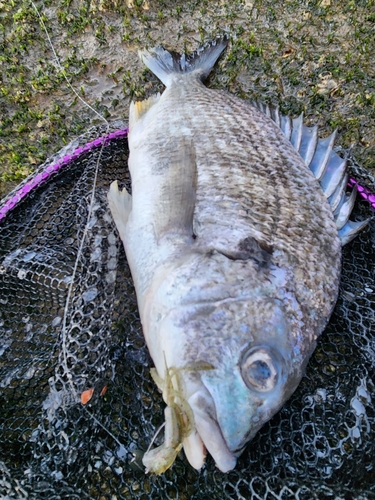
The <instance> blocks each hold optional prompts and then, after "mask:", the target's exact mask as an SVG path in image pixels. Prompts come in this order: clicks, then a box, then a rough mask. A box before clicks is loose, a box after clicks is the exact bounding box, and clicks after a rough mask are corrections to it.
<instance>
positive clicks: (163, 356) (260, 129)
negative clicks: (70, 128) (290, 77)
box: [108, 39, 365, 473]
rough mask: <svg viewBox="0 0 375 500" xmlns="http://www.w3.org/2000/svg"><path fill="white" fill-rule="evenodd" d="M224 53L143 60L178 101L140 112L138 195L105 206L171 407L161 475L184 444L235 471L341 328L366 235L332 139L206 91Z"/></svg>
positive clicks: (133, 140)
mask: <svg viewBox="0 0 375 500" xmlns="http://www.w3.org/2000/svg"><path fill="white" fill-rule="evenodd" d="M226 43H227V41H226V40H225V39H222V40H217V41H213V42H212V43H211V44H210V45H208V46H207V47H205V48H201V49H198V51H197V52H196V53H194V54H192V55H189V56H186V55H184V56H179V55H177V54H174V53H170V52H168V51H166V50H164V49H163V48H155V49H152V50H150V51H145V52H143V53H141V57H142V59H143V61H144V62H145V63H146V65H147V66H148V67H149V68H150V69H151V70H152V71H153V72H154V73H155V74H156V75H157V76H158V77H159V78H160V79H161V80H162V81H163V83H165V85H166V90H165V92H164V93H163V94H162V95H161V96H160V95H156V96H152V97H150V98H149V99H147V100H146V101H143V102H138V103H133V104H132V105H131V108H130V113H129V118H130V130H129V150H130V156H129V171H130V174H131V180H132V195H131V196H130V194H129V193H127V191H126V190H123V191H121V192H120V191H119V190H118V185H117V182H114V183H113V184H112V185H111V188H110V192H109V194H108V200H109V205H110V208H111V211H112V214H113V217H114V220H115V222H116V225H117V227H118V229H119V233H120V236H121V238H122V240H123V243H124V246H125V251H126V254H127V258H128V262H129V266H130V269H131V272H132V276H133V279H134V284H135V288H136V293H137V300H138V306H139V311H140V317H141V321H142V327H143V332H144V335H145V338H146V342H147V345H148V348H149V351H150V354H151V357H152V359H153V361H154V363H155V369H154V371H153V378H154V380H155V381H156V383H157V385H158V387H159V388H160V389H161V390H162V393H163V398H164V401H165V403H166V404H167V408H166V410H165V418H166V422H165V442H164V444H162V445H161V446H159V447H157V448H154V449H152V450H149V451H147V452H146V454H145V455H144V457H143V463H144V465H145V466H146V468H147V470H148V471H150V472H155V473H162V472H163V471H165V470H166V469H167V468H168V467H170V466H171V465H172V464H173V461H174V460H175V458H176V455H177V453H178V452H179V450H180V449H181V447H183V448H184V450H185V453H186V456H187V458H188V460H189V462H190V463H191V465H192V466H193V467H195V468H197V469H199V468H201V467H202V466H203V464H204V460H205V455H206V453H207V451H208V452H209V453H210V454H211V455H212V456H213V458H214V460H215V462H216V465H217V466H218V468H219V469H220V470H222V471H223V472H227V471H228V470H231V469H232V468H234V466H235V464H236V459H237V457H238V456H239V454H240V453H241V452H242V451H243V449H244V447H245V445H246V443H247V442H248V441H249V440H251V439H252V437H253V436H254V435H255V434H256V433H257V431H258V430H259V429H260V428H261V426H262V425H263V424H264V423H265V422H266V421H267V420H269V419H270V418H271V417H272V416H273V415H274V414H275V412H277V411H278V410H279V409H280V408H281V406H282V405H283V404H284V402H285V401H286V400H287V399H288V398H289V397H290V395H291V394H292V393H293V392H294V390H295V389H296V388H297V386H298V384H299V382H300V380H301V378H302V376H303V373H304V370H305V367H306V364H307V362H308V359H309V357H310V355H311V353H312V352H313V350H314V348H315V345H316V339H317V337H318V336H319V335H320V334H321V333H322V331H323V329H324V327H325V325H326V324H327V322H328V320H329V317H330V315H331V313H332V310H333V307H334V305H335V302H336V299H337V295H338V286H339V278H340V262H341V241H340V235H339V233H338V230H340V231H342V230H343V231H344V232H346V236H345V238H344V239H343V241H344V242H345V241H347V240H348V239H350V238H351V237H353V236H354V235H355V234H356V232H358V231H359V230H360V228H361V227H362V226H363V225H364V224H365V222H364V223H360V224H359V225H358V226H356V225H355V223H350V221H349V222H347V221H348V217H347V216H348V213H349V212H350V209H351V207H352V200H351V201H349V199H348V200H347V198H346V195H345V192H344V186H342V184H341V182H342V173H343V172H344V171H343V167H345V163H344V162H343V161H342V160H341V159H340V158H339V157H338V156H337V155H336V154H335V153H333V152H332V144H333V141H332V138H329V139H325V140H317V135H316V133H315V130H314V129H309V128H307V127H305V126H304V125H303V120H302V117H299V118H296V119H294V120H290V119H289V118H288V117H284V116H282V115H280V113H279V112H278V110H275V109H273V108H269V107H267V106H260V105H257V104H256V103H255V105H254V106H251V105H249V104H248V103H246V102H244V101H242V100H241V99H238V98H236V97H234V96H231V95H230V94H227V93H224V92H220V91H215V90H210V89H208V88H206V87H205V86H204V85H203V83H202V79H203V78H204V77H205V76H207V74H208V73H209V71H210V70H211V68H212V66H213V64H214V63H215V61H216V59H217V58H218V57H219V55H220V53H221V52H222V51H223V50H224V48H225V46H226ZM258 107H259V108H260V110H259V109H257V108H258ZM299 151H300V152H299ZM301 155H304V157H305V158H306V161H308V162H309V165H310V166H311V168H312V169H313V170H314V172H315V174H316V175H317V176H319V179H320V182H319V181H318V180H317V179H316V178H315V176H314V174H313V172H312V171H311V170H310V169H309V166H308V165H307V164H306V163H305V161H304V160H303V158H302V156H301ZM331 194H332V195H333V194H334V195H335V196H334V197H335V201H334V205H335V216H334V214H333V209H332V208H331V205H330V201H329V200H328V198H329V196H331ZM353 196H355V193H354V195H353ZM336 198H340V201H338V202H337V199H336ZM335 218H336V220H335ZM353 224H354V225H353ZM341 226H342V228H341Z"/></svg>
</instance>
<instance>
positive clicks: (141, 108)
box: [129, 93, 160, 130]
mask: <svg viewBox="0 0 375 500" xmlns="http://www.w3.org/2000/svg"><path fill="white" fill-rule="evenodd" d="M159 99H160V93H157V94H154V95H152V96H150V97H149V98H148V99H145V100H144V101H135V102H134V101H132V102H131V104H130V108H129V128H130V130H131V129H132V127H133V126H134V124H135V123H136V122H137V121H138V120H139V119H140V118H141V117H142V116H143V115H144V114H145V113H146V112H147V111H148V110H149V109H150V108H152V106H154V104H156V103H157V102H158V101H159Z"/></svg>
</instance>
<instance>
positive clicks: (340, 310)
mask: <svg viewBox="0 0 375 500" xmlns="http://www.w3.org/2000/svg"><path fill="white" fill-rule="evenodd" d="M116 126H118V124H117V125H116ZM102 133H103V129H100V128H95V129H93V130H91V132H90V133H88V134H86V135H85V136H83V137H81V138H79V140H77V141H75V142H74V143H72V144H71V145H69V146H68V147H67V148H65V150H64V151H63V152H60V154H59V155H58V156H57V157H55V158H53V159H50V160H48V162H46V163H45V164H44V165H43V166H42V167H41V169H40V172H42V171H43V170H45V168H46V166H48V165H51V164H53V163H54V162H56V159H58V158H59V157H61V156H62V155H66V154H67V153H69V152H71V151H73V150H75V149H76V148H77V147H78V146H80V145H82V144H84V143H85V142H89V141H90V140H92V139H94V138H95V137H98V136H100V135H101V134H102ZM127 154H128V150H127V141H126V138H118V139H116V140H112V141H111V142H109V143H108V144H107V145H106V146H105V147H103V148H100V147H99V148H92V149H90V150H89V151H87V152H83V153H81V154H79V155H78V156H77V158H75V159H73V160H72V161H71V162H69V164H67V165H66V166H65V167H64V169H61V170H60V171H58V172H56V173H55V174H54V175H52V176H50V177H49V178H48V180H47V181H46V182H44V183H42V184H41V185H40V186H39V187H37V188H34V189H33V190H31V191H30V193H29V194H28V196H27V197H25V199H24V200H23V201H22V202H20V203H19V204H17V206H16V207H15V208H14V209H13V210H12V211H10V212H9V213H8V214H7V215H6V217H4V219H3V220H2V221H1V222H0V428H1V432H0V498H5V499H13V498H17V499H23V498H28V499H84V498H92V499H100V500H102V499H103V500H104V499H108V500H114V499H120V498H121V499H149V498H152V499H159V498H160V499H181V500H182V499H226V498H235V499H250V498H254V499H267V500H270V499H272V500H274V499H301V500H302V499H312V498H317V499H321V498H327V499H357V500H360V499H363V500H364V499H372V498H374V499H375V408H374V401H375V380H374V368H375V328H374V323H375V322H374V315H375V272H374V271H375V266H374V263H375V252H374V250H375V233H374V225H373V224H370V227H369V228H368V229H367V230H365V231H364V232H363V233H362V234H361V235H360V236H359V237H358V238H357V239H356V240H354V241H353V242H352V243H351V244H349V245H348V246H347V247H345V249H344V254H343V275H342V283H341V293H340V297H339V300H338V303H337V307H336V309H335V312H334V315H333V317H332V320H331V322H330V324H329V326H328V328H327V329H326V331H325V333H324V334H323V335H322V337H321V339H320V341H319V344H318V348H317V349H316V351H315V353H314V355H313V357H312V359H311V361H310V363H309V365H308V369H307V373H306V376H305V377H304V378H303V380H302V382H301V384H300V386H299V388H298V390H297V392H296V393H295V394H294V395H293V397H292V398H291V399H290V400H289V401H288V402H287V403H286V405H285V406H284V408H283V409H282V410H281V411H280V412H279V413H278V414H277V415H276V416H275V417H274V418H273V419H272V420H271V421H270V422H269V423H268V424H266V425H265V426H264V427H263V429H262V430H261V431H260V432H259V433H258V435H257V436H256V437H255V439H254V440H253V441H252V442H251V443H250V444H249V445H248V446H247V448H246V451H245V452H244V454H243V455H242V456H241V457H240V459H239V461H238V465H237V467H236V469H235V470H234V471H232V472H230V473H228V474H223V473H221V472H220V471H218V470H217V469H216V468H215V465H214V463H213V461H212V459H211V458H208V460H207V465H206V466H205V467H204V469H203V470H202V471H200V472H197V471H195V470H194V469H192V468H191V467H190V466H189V464H188V463H187V461H186V459H185V458H184V456H183V453H181V454H180V456H179V458H178V459H177V460H176V462H175V464H174V466H173V467H172V469H170V470H168V471H167V472H166V473H165V474H163V475H162V476H147V475H145V473H144V471H143V467H142V466H141V465H140V460H139V459H138V460H135V461H132V459H133V455H134V454H135V455H136V456H138V457H139V455H140V454H141V450H143V451H145V450H146V449H147V447H148V444H149V442H150V440H151V438H152V437H153V435H154V433H155V432H156V430H157V428H158V427H159V426H160V424H161V423H162V422H163V420H164V415H163V408H164V403H163V402H162V398H161V395H160V394H159V393H158V391H157V390H156V388H155V384H154V383H153V381H152V380H151V377H150V374H149V369H150V366H152V363H151V360H150V357H149V355H148V351H147V348H146V346H145V343H144V339H143V335H142V331H141V326H140V322H139V317H138V312H137V305H136V297H135V293H134V289H133V285H132V281H131V277H130V272H129V269H128V267H127V263H126V259H125V254H124V251H123V248H122V245H121V244H120V242H119V239H118V236H117V232H116V229H115V227H114V224H113V222H112V219H111V217H110V213H109V209H108V207H107V202H106V193H107V190H108V186H109V183H110V182H111V181H112V180H114V179H120V180H122V181H123V182H124V183H129V178H128V173H127ZM352 169H353V175H354V176H355V177H356V178H357V179H358V180H360V181H361V182H362V183H366V184H367V187H368V188H369V189H371V190H372V191H373V192H374V191H375V181H374V178H373V177H371V175H369V174H368V173H366V172H365V171H363V169H361V168H360V167H358V166H356V165H355V164H354V163H353V164H352ZM24 184H25V183H24ZM3 206H4V204H3ZM0 208H1V206H0ZM369 214H371V209H370V206H369V204H368V203H366V202H364V201H358V202H357V206H356V210H355V217H357V218H364V217H367V216H369ZM107 387H108V390H107V391H106V392H105V390H106V388H107ZM92 389H93V390H94V391H93V392H92ZM88 391H90V392H88ZM82 393H83V395H84V396H85V395H86V398H87V399H88V394H91V393H92V397H91V399H90V400H89V401H88V402H87V403H86V404H85V405H84V404H82V403H81V395H82ZM161 434H162V433H161ZM162 439H163V436H162V435H160V436H159V438H157V440H156V444H161V442H162ZM158 441H160V442H158Z"/></svg>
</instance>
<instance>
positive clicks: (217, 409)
mask: <svg viewBox="0 0 375 500" xmlns="http://www.w3.org/2000/svg"><path fill="white" fill-rule="evenodd" d="M187 316H188V317H189V319H187ZM187 316H186V311H185V317H184V328H185V333H186V332H187V343H186V350H185V357H186V358H185V359H188V362H187V364H186V369H185V370H184V381H185V386H186V394H187V401H188V403H189V405H190V408H191V410H192V413H193V415H194V426H195V429H196V432H197V433H198V434H199V437H200V439H201V441H202V442H203V444H204V446H205V448H206V449H207V450H208V452H209V453H210V454H211V456H212V457H213V458H214V460H215V462H216V465H217V467H218V468H219V469H220V470H222V471H223V472H226V471H228V470H231V469H233V468H234V466H235V464H236V460H237V457H238V456H239V455H240V454H241V452H242V451H243V450H244V447H245V445H246V444H247V443H248V442H249V441H250V440H251V439H252V438H253V437H254V435H255V434H256V433H257V432H258V430H259V429H260V428H261V427H262V426H263V425H264V423H265V422H267V421H268V420H269V419H270V418H271V417H272V416H273V415H274V414H275V413H276V412H277V411H278V410H279V409H280V408H281V406H282V405H283V404H284V403H285V402H286V400H287V399H288V398H289V397H290V395H291V394H292V393H293V391H294V390H295V389H296V388H297V386H298V383H299V382H300V380H301V377H302V375H303V372H304V368H305V365H306V363H307V360H308V357H309V354H307V350H306V346H305V345H303V342H302V341H301V335H300V334H299V330H300V328H301V326H302V325H301V321H299V322H298V321H294V319H293V318H292V319H291V318H290V317H289V316H288V312H287V311H286V309H285V307H284V305H283V303H282V301H280V300H278V299H271V298H259V297H256V298H252V299H247V300H232V299H230V300H226V301H220V302H218V303H216V304H210V305H209V306H208V305H205V306H201V307H198V306H194V309H192V310H191V315H187ZM294 323H296V324H294ZM296 325H298V326H296ZM312 350H313V349H312V348H311V350H309V353H310V352H312ZM194 366H196V367H197V369H196V370H195V369H194ZM200 366H206V367H210V368H209V369H200V368H199V367H200ZM194 442H197V440H195V441H194ZM194 446H195V449H194ZM187 448H189V446H186V447H185V451H186V449H187ZM192 448H193V449H189V450H188V452H187V456H188V459H189V460H190V462H191V463H193V462H195V463H199V461H200V458H199V457H196V456H195V457H194V455H195V454H197V455H199V454H201V453H202V452H201V448H199V446H196V445H192ZM190 457H193V458H190Z"/></svg>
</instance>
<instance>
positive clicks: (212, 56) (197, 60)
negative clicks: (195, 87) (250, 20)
mask: <svg viewBox="0 0 375 500" xmlns="http://www.w3.org/2000/svg"><path fill="white" fill-rule="evenodd" d="M227 44H228V37H227V36H226V35H225V36H223V37H222V38H217V39H215V40H213V41H212V42H210V43H208V44H205V45H202V46H201V47H199V48H198V49H197V50H196V51H195V52H193V53H192V54H188V55H187V54H177V53H176V52H169V51H168V50H166V49H164V48H163V47H155V48H154V49H150V50H142V51H140V52H139V57H140V58H141V60H142V61H143V62H144V63H145V65H146V66H147V67H148V69H150V70H151V71H152V72H153V73H154V74H155V75H156V76H157V77H158V78H159V79H160V80H161V81H162V82H163V83H164V85H166V86H168V85H169V84H170V82H171V77H172V76H173V75H175V74H176V73H190V72H192V71H195V70H199V76H200V78H201V79H202V80H204V79H205V78H207V76H208V75H209V73H210V71H211V69H212V68H213V66H214V64H215V62H216V61H217V59H218V58H219V56H220V54H221V53H222V52H223V50H224V49H225V47H226V46H227Z"/></svg>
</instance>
